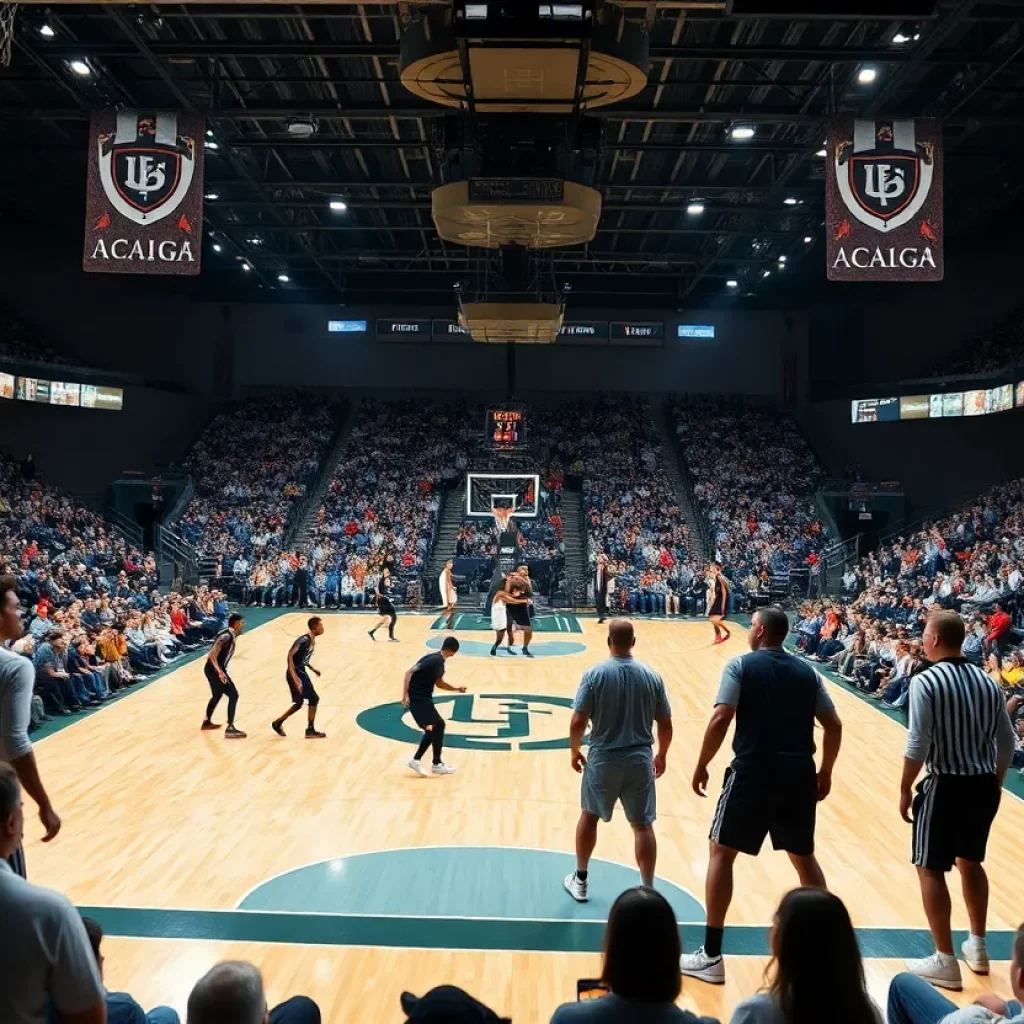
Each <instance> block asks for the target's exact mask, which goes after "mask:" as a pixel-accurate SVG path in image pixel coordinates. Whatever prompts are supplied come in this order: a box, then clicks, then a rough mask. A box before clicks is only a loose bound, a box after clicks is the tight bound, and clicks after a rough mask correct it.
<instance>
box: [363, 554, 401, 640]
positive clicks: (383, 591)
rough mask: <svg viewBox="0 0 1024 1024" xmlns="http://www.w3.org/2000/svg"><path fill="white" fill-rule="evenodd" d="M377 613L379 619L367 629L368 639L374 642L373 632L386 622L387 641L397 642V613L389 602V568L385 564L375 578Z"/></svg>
mask: <svg viewBox="0 0 1024 1024" xmlns="http://www.w3.org/2000/svg"><path fill="white" fill-rule="evenodd" d="M377 614H378V615H379V616H380V621H379V622H378V623H377V625H376V626H374V627H373V629H371V630H370V631H369V633H370V639H371V640H373V641H374V642H376V640H377V638H376V637H375V636H374V635H373V634H374V633H376V632H377V630H378V629H380V627H381V626H383V625H384V623H385V622H386V623H387V624H388V642H389V643H392V644H397V643H398V641H397V640H396V639H395V622H396V621H397V620H398V613H397V612H396V611H395V606H394V605H393V604H392V603H391V570H390V569H388V568H387V567H386V566H385V567H384V569H383V570H382V571H381V574H380V577H379V578H378V579H377Z"/></svg>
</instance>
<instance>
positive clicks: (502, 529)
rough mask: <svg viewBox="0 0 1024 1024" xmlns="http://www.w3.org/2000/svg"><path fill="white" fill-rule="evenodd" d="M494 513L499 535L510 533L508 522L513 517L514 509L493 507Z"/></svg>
mask: <svg viewBox="0 0 1024 1024" xmlns="http://www.w3.org/2000/svg"><path fill="white" fill-rule="evenodd" d="M491 511H492V512H493V513H494V525H495V526H496V527H497V528H498V535H499V536H500V535H501V534H503V533H508V524H509V521H510V520H511V519H512V509H510V508H495V509H491Z"/></svg>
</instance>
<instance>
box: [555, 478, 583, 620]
mask: <svg viewBox="0 0 1024 1024" xmlns="http://www.w3.org/2000/svg"><path fill="white" fill-rule="evenodd" d="M561 514H562V537H563V539H564V540H565V578H566V581H567V582H568V584H569V586H570V588H571V593H572V597H573V604H575V605H579V604H581V603H582V602H583V600H584V599H585V598H584V596H583V595H585V594H586V586H587V576H588V571H589V562H588V559H587V531H586V526H585V521H584V512H583V494H582V492H581V491H570V490H569V489H568V488H566V489H565V490H563V491H562V508H561ZM579 588H582V590H581V591H580V592H579V593H577V592H576V591H577V590H578V589H579Z"/></svg>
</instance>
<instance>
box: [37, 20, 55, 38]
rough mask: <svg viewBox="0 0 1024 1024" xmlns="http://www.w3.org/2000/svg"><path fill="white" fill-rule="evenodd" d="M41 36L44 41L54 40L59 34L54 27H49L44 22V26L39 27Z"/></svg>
mask: <svg viewBox="0 0 1024 1024" xmlns="http://www.w3.org/2000/svg"><path fill="white" fill-rule="evenodd" d="M39 34H40V35H41V36H42V37H43V38H44V39H52V38H53V37H54V36H55V35H56V34H57V33H56V32H54V31H53V27H52V26H50V25H47V24H46V22H45V21H44V22H43V24H42V25H40V26H39Z"/></svg>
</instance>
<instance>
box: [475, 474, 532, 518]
mask: <svg viewBox="0 0 1024 1024" xmlns="http://www.w3.org/2000/svg"><path fill="white" fill-rule="evenodd" d="M539 492H540V477H539V476H538V475H537V474H536V473H467V474H466V515H467V516H474V517H475V516H478V517H480V518H486V519H490V518H492V517H493V516H494V510H495V509H499V510H504V509H509V510H510V513H511V515H512V516H518V517H519V518H522V519H533V518H535V517H536V515H537V511H538V508H537V497H538V494H539Z"/></svg>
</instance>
